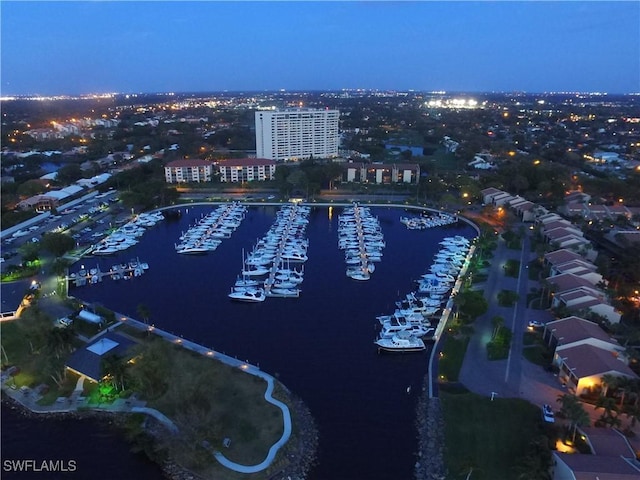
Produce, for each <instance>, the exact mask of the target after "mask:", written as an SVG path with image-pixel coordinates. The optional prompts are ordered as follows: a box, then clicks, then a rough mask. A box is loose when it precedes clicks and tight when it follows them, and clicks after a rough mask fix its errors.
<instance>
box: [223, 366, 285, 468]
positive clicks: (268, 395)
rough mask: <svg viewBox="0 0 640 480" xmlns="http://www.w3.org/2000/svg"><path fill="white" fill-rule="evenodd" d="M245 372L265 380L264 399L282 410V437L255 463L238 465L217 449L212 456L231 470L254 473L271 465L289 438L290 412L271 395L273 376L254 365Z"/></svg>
mask: <svg viewBox="0 0 640 480" xmlns="http://www.w3.org/2000/svg"><path fill="white" fill-rule="evenodd" d="M245 372H247V373H250V374H251V375H255V376H256V377H260V378H263V379H264V380H265V381H266V382H267V389H266V390H265V392H264V399H265V400H266V401H267V402H269V403H271V404H273V405H275V406H276V407H278V408H280V410H282V417H283V420H284V429H283V432H282V437H280V440H278V441H277V442H276V443H274V444H273V445H272V446H271V448H270V449H269V453H268V454H267V456H266V458H265V459H264V460H263V461H262V462H260V463H258V464H257V465H240V464H239V463H235V462H232V461H231V460H229V459H228V458H226V457H225V456H224V455H223V454H222V453H221V452H219V451H217V452H214V454H213V456H214V457H215V459H216V460H218V462H220V463H221V464H222V465H224V466H225V467H227V468H229V469H231V470H235V471H236V472H240V473H256V472H260V471H262V470H264V469H265V468H267V467H268V466H269V465H271V463H272V462H273V460H274V458H275V456H276V453H278V450H279V449H280V448H281V447H282V446H283V445H284V444H285V443H287V441H288V440H289V437H290V436H291V414H290V412H289V408H288V407H287V406H286V405H285V404H284V403H282V402H281V401H280V400H277V399H275V398H273V397H272V396H271V394H272V393H273V387H274V383H273V377H272V376H271V375H268V374H266V373H264V372H262V371H260V370H258V369H257V368H255V367H252V368H248V369H246V370H245Z"/></svg>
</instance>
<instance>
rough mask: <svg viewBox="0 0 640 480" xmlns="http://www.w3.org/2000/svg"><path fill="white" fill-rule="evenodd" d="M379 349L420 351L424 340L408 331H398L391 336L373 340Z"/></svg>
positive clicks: (422, 348) (423, 347)
mask: <svg viewBox="0 0 640 480" xmlns="http://www.w3.org/2000/svg"><path fill="white" fill-rule="evenodd" d="M374 343H375V344H376V345H377V346H378V349H379V350H384V351H387V352H421V351H423V350H424V349H425V348H426V347H425V345H424V342H423V341H422V340H421V339H420V338H418V337H416V336H415V335H411V334H410V333H405V332H398V333H396V334H395V335H393V336H392V337H391V338H379V339H377V340H376V341H375V342H374Z"/></svg>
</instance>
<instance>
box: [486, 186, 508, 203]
mask: <svg viewBox="0 0 640 480" xmlns="http://www.w3.org/2000/svg"><path fill="white" fill-rule="evenodd" d="M480 193H481V194H482V203H484V204H485V205H489V204H491V203H493V197H494V196H495V195H497V194H502V193H505V192H503V191H502V190H498V189H497V188H494V187H489V188H485V189H484V190H481V191H480Z"/></svg>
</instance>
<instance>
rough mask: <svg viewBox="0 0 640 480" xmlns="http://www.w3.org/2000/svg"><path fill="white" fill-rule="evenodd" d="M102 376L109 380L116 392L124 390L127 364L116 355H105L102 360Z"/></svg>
mask: <svg viewBox="0 0 640 480" xmlns="http://www.w3.org/2000/svg"><path fill="white" fill-rule="evenodd" d="M101 363H102V365H101V366H102V374H103V376H105V377H108V378H110V379H111V384H112V385H113V386H114V387H115V388H116V389H117V390H124V389H125V380H126V377H127V374H128V372H127V364H126V362H125V361H124V359H123V358H122V357H119V356H117V355H107V356H106V357H104V358H103V359H102V362H101Z"/></svg>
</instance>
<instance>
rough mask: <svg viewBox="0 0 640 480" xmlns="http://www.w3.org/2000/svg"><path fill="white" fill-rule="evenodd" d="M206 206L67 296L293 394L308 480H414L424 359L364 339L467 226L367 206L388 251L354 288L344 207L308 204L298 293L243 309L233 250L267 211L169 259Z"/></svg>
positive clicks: (107, 261) (102, 264) (252, 236)
mask: <svg viewBox="0 0 640 480" xmlns="http://www.w3.org/2000/svg"><path fill="white" fill-rule="evenodd" d="M213 208H214V207H212V206H206V207H204V206H193V207H188V208H187V207H182V208H181V212H182V215H181V216H180V217H179V218H177V219H166V220H164V221H162V222H160V223H158V224H157V225H156V226H154V227H153V228H151V229H149V230H148V231H147V233H145V235H144V236H143V237H142V238H141V241H140V242H139V243H138V244H137V245H136V246H134V247H132V248H131V249H129V250H127V251H124V252H121V253H119V254H117V255H115V256H109V257H87V258H85V259H84V260H83V263H84V266H85V268H87V269H90V268H99V269H100V270H101V271H108V270H109V268H110V266H111V265H114V264H117V263H123V262H127V261H129V260H131V259H132V258H138V259H139V260H140V261H142V262H146V263H148V264H149V270H147V271H146V272H145V274H144V275H143V276H141V277H137V278H133V279H131V280H119V281H113V280H111V279H109V278H107V277H105V279H104V280H103V281H102V282H101V283H99V284H96V285H87V286H83V287H77V288H72V289H71V292H70V294H71V295H73V296H76V297H77V298H79V299H82V300H84V301H86V302H87V303H89V304H91V303H96V304H100V305H103V306H105V307H107V308H109V309H112V310H115V311H118V312H122V313H124V314H126V315H129V316H131V317H134V318H137V317H138V314H137V309H138V306H139V305H140V304H144V305H146V306H147V307H148V308H149V311H150V313H151V315H150V319H149V322H150V323H153V324H154V325H156V326H157V327H160V328H162V329H164V330H167V331H170V332H173V333H175V334H178V335H182V336H183V337H184V338H185V339H189V340H193V341H195V342H197V343H200V344H202V345H204V346H207V347H211V348H214V349H215V350H218V351H221V352H224V353H226V354H227V355H231V356H235V357H237V358H238V359H241V360H247V361H249V362H250V363H253V364H255V365H258V366H259V367H260V368H261V369H263V370H264V371H266V372H268V373H270V374H272V375H274V376H276V377H277V378H278V379H279V380H281V381H282V382H283V383H284V385H286V386H287V387H288V388H289V389H290V390H292V391H293V392H294V393H295V394H296V395H297V396H299V397H301V398H302V400H303V401H304V402H305V403H306V404H307V405H308V407H309V409H310V410H311V413H312V415H313V416H314V418H315V419H316V422H317V426H318V429H319V434H320V439H319V445H320V447H319V452H318V462H317V465H316V466H315V467H314V469H313V471H312V472H311V474H310V476H309V478H310V479H315V480H325V479H326V480H339V479H345V480H346V479H355V478H367V479H369V480H375V479H380V480H386V479H391V478H393V479H409V478H412V476H413V467H414V464H415V462H416V457H415V452H416V449H417V431H416V428H415V415H416V407H417V399H418V395H419V393H420V389H421V387H422V384H423V380H424V377H425V374H426V369H427V360H428V355H429V352H428V350H427V351H426V352H421V353H411V354H379V353H378V351H377V348H376V346H375V345H374V344H373V341H374V339H375V337H376V335H377V332H378V330H379V325H378V322H377V320H376V318H375V317H376V316H377V315H381V314H390V313H392V312H393V310H394V309H395V301H397V300H399V299H400V298H402V297H404V295H405V294H406V293H408V292H410V291H413V290H415V288H416V284H415V280H416V279H417V278H418V277H419V276H420V275H421V274H422V273H424V272H425V271H426V270H427V268H428V267H429V265H430V264H431V263H432V259H433V256H434V254H435V253H436V252H437V251H438V249H439V248H440V246H439V244H438V242H440V241H441V240H442V239H443V238H444V237H446V236H452V235H464V236H466V237H469V238H471V237H473V236H474V234H475V232H474V230H473V229H472V228H471V227H470V226H468V225H466V224H464V223H458V224H454V225H450V226H446V227H439V228H433V229H428V230H423V231H416V230H412V231H410V230H407V229H406V227H404V226H403V225H402V224H401V223H400V222H399V218H400V216H406V215H407V212H406V211H404V210H403V209H398V208H383V207H376V208H372V213H373V215H375V216H376V217H377V218H378V220H379V222H380V225H381V228H382V231H383V233H384V235H385V241H386V247H385V249H384V251H383V253H384V255H383V258H382V262H380V263H377V264H376V269H375V272H374V273H373V274H372V275H371V279H370V280H368V281H362V282H358V281H355V280H352V279H350V278H348V277H347V276H346V275H345V270H346V265H345V263H344V255H343V252H342V251H341V250H339V249H338V247H337V235H338V234H337V226H338V223H337V217H338V215H339V214H340V213H341V212H342V208H341V207H332V208H328V207H315V208H314V209H312V211H311V214H310V216H309V220H310V221H309V224H308V227H307V237H308V238H309V248H308V256H309V260H308V261H307V262H306V263H305V264H304V272H305V275H304V282H303V283H302V284H301V289H302V293H301V295H300V297H299V298H267V299H266V301H265V302H262V303H256V304H243V303H235V302H231V301H230V300H229V298H228V297H227V294H228V293H229V291H230V289H231V287H232V285H233V284H234V281H235V280H236V277H237V276H238V275H239V274H240V271H241V267H242V256H243V251H245V252H249V251H250V250H251V249H252V248H253V246H254V245H255V243H256V241H257V240H258V239H259V238H261V237H262V236H263V235H264V234H265V233H266V231H267V230H268V229H269V227H270V226H271V224H272V223H273V221H274V218H275V213H276V211H277V207H274V206H260V207H251V208H250V209H249V211H248V212H247V216H246V218H245V220H244V221H243V223H242V225H241V226H240V227H239V228H238V229H237V230H236V231H235V232H234V233H233V235H232V236H231V238H229V239H225V240H224V241H223V242H222V244H221V245H220V246H219V247H218V248H217V249H216V250H215V251H213V252H210V253H208V254H207V255H192V256H191V255H179V254H177V253H176V252H175V248H174V244H175V243H177V242H178V238H179V236H180V234H181V232H183V231H186V230H187V229H188V227H189V226H190V225H193V224H194V223H195V222H196V221H197V220H198V219H199V218H201V217H202V215H204V214H207V213H209V212H211V211H212V209H213ZM76 267H78V266H76ZM78 268H79V267H78ZM72 270H73V268H72ZM409 386H410V387H412V388H411V389H410V393H407V389H408V388H407V387H409ZM97 474H98V476H96V477H94V478H99V472H97ZM150 475H154V473H153V472H150ZM139 478H143V477H142V476H141V477H139ZM148 478H154V477H153V476H151V477H148Z"/></svg>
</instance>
